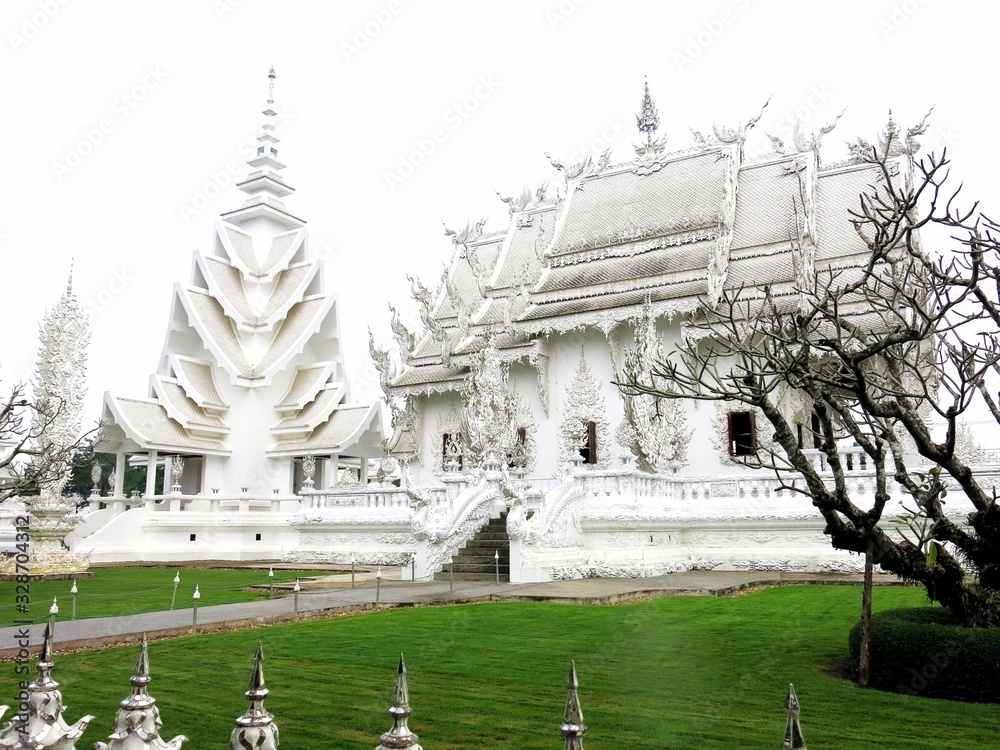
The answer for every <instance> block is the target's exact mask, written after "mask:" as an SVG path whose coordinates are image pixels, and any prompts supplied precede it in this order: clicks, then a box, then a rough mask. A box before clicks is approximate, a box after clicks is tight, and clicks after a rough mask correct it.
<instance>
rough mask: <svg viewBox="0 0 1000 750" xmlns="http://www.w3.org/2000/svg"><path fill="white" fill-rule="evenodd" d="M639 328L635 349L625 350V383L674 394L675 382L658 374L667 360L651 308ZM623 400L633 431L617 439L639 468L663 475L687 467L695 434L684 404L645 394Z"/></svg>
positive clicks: (621, 432)
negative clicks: (661, 365)
mask: <svg viewBox="0 0 1000 750" xmlns="http://www.w3.org/2000/svg"><path fill="white" fill-rule="evenodd" d="M635 325H636V328H635V346H632V347H628V348H627V349H626V350H625V363H624V367H623V369H624V377H623V380H624V381H625V382H635V383H639V384H642V385H644V386H648V387H650V388H652V389H654V390H657V391H662V392H667V393H669V392H671V391H672V388H673V386H672V385H671V383H670V382H669V381H668V380H666V379H665V378H663V377H662V376H661V375H658V374H657V370H658V365H659V363H661V362H663V361H664V359H665V355H664V353H663V346H662V344H661V342H660V337H659V334H658V333H657V331H656V319H655V318H654V317H653V315H652V312H651V310H650V308H649V307H648V306H647V307H646V309H645V310H644V314H643V316H642V317H641V318H640V319H639V320H638V321H636V324H635ZM619 377H622V376H619ZM622 398H623V400H624V403H625V419H626V420H627V421H628V423H629V426H630V427H631V430H624V429H622V428H619V430H618V433H617V435H616V436H617V438H618V440H619V443H622V444H624V445H625V446H626V447H627V448H628V449H629V450H630V451H631V452H632V454H633V455H635V457H636V459H637V460H638V464H639V468H640V469H642V470H643V471H651V472H663V471H668V470H671V469H674V470H676V469H678V468H680V467H682V466H684V465H686V464H687V449H688V445H689V443H690V442H691V433H692V431H691V430H690V429H688V427H687V410H686V409H685V408H684V402H683V401H681V400H680V399H672V398H665V399H664V398H657V397H655V396H652V395H645V394H627V393H626V394H623V397H622ZM630 433H631V434H630ZM630 437H631V438H632V439H631V440H630V441H629V438H630ZM623 441H629V442H623Z"/></svg>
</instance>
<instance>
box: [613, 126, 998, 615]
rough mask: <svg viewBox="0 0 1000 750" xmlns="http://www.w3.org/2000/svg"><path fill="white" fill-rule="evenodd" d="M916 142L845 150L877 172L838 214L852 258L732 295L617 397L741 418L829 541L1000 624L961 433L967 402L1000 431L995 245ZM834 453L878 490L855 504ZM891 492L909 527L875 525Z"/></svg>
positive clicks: (989, 518)
mask: <svg viewBox="0 0 1000 750" xmlns="http://www.w3.org/2000/svg"><path fill="white" fill-rule="evenodd" d="M919 132H922V125H921V126H919V128H918V129H911V130H910V131H909V133H907V134H906V135H904V136H901V135H900V132H899V130H898V128H897V127H896V126H895V124H894V123H892V121H891V120H890V124H889V126H888V127H887V128H886V130H885V131H884V132H883V133H882V135H881V137H880V138H879V142H878V143H877V144H876V145H875V146H872V145H870V144H867V143H865V142H863V141H859V142H858V143H857V144H855V145H853V146H852V152H853V153H854V155H855V157H856V158H857V159H858V160H860V161H865V162H868V163H870V164H871V165H872V168H873V169H874V170H875V171H876V172H877V174H878V179H877V180H876V181H875V182H874V184H872V185H871V187H870V189H869V191H868V192H867V193H866V194H864V195H862V196H860V200H859V204H858V207H857V209H856V210H853V211H851V216H850V217H845V220H846V219H849V220H850V221H851V222H853V224H854V227H855V229H856V230H857V232H858V233H859V234H860V236H861V237H862V238H863V239H864V242H865V244H866V245H867V247H868V252H867V253H866V254H865V256H864V257H863V258H861V259H860V262H859V263H857V264H855V265H854V266H852V267H850V268H847V269H841V270H835V269H834V268H833V267H832V266H830V267H826V268H822V267H819V264H817V268H816V269H814V270H813V269H810V273H809V274H808V275H807V276H806V277H803V276H802V275H800V276H799V280H798V282H796V283H795V284H794V285H785V286H784V287H781V286H779V285H774V286H772V287H767V286H763V287H755V288H740V289H732V290H729V291H728V292H727V293H726V294H725V295H724V296H723V298H722V299H721V300H720V302H719V303H718V304H717V305H715V306H708V305H706V306H704V307H703V308H702V309H701V310H700V311H699V312H698V313H697V314H696V315H695V316H694V317H693V319H692V320H690V321H689V327H688V328H687V332H688V333H687V334H686V336H685V338H684V340H683V342H682V343H681V345H680V346H679V347H678V350H677V351H676V352H673V353H671V355H669V356H668V357H666V359H665V360H663V361H660V362H659V363H658V364H657V366H656V367H655V368H654V369H653V372H652V377H651V378H649V379H643V378H640V377H635V374H634V373H631V374H630V373H628V372H626V374H625V376H624V377H623V378H622V381H621V382H619V383H618V385H619V387H620V388H621V389H622V390H623V392H624V393H626V394H651V395H654V396H657V397H660V398H665V399H676V398H693V399H700V400H717V401H728V402H735V403H738V404H742V405H744V406H743V408H747V407H749V409H750V410H752V411H754V412H755V413H756V414H757V419H758V426H767V427H769V428H770V429H769V430H767V431H766V432H767V433H768V437H767V439H763V440H761V441H760V444H758V445H757V446H756V453H755V455H753V456H750V457H748V458H746V459H740V460H743V461H744V462H745V463H749V464H752V465H754V466H757V467H761V468H768V469H771V470H773V471H775V472H776V474H777V476H778V477H779V479H780V481H781V485H782V487H783V488H784V489H788V490H790V491H793V492H798V493H801V494H802V495H804V496H806V497H808V498H809V499H810V500H811V502H812V504H813V505H814V506H815V507H816V509H817V511H818V512H819V513H820V514H821V515H822V516H823V518H824V520H825V523H826V525H825V529H824V533H825V534H827V535H828V536H829V537H830V539H831V542H832V544H833V546H834V547H836V548H838V549H844V550H850V551H854V552H858V553H862V554H863V553H865V552H866V550H868V549H869V548H870V549H871V550H872V554H873V559H874V562H875V563H876V564H878V565H880V566H881V567H882V568H883V569H884V570H886V571H889V572H892V573H895V574H897V575H900V576H902V577H903V578H906V579H908V580H912V581H917V582H919V583H921V584H923V585H924V586H925V587H926V589H927V593H928V595H929V596H930V598H931V599H932V600H935V601H938V602H940V603H941V604H942V605H944V606H946V607H948V608H949V609H951V610H952V611H953V612H954V613H955V614H956V615H957V616H958V617H959V618H960V619H961V620H962V621H963V622H965V623H966V624H969V625H997V624H1000V606H998V605H1000V510H998V508H997V502H996V495H995V492H994V491H993V490H992V489H987V488H985V487H984V486H982V485H981V484H980V480H979V478H977V476H976V474H975V473H974V472H973V471H972V469H971V467H970V466H969V464H968V463H967V462H966V461H965V460H963V457H962V456H961V455H959V453H958V452H956V437H957V436H958V435H959V432H960V425H959V419H960V418H961V417H962V415H964V414H966V413H967V412H968V411H969V409H970V408H972V407H973V405H974V404H977V403H978V404H980V405H985V407H986V410H988V411H989V413H991V414H992V415H993V417H994V418H995V419H996V420H997V422H998V423H1000V396H997V395H996V393H997V388H998V386H1000V344H998V342H997V334H998V332H1000V240H998V239H997V238H998V236H1000V235H998V227H997V225H996V224H995V223H994V222H992V221H990V220H989V219H988V218H986V217H984V216H982V215H981V214H980V213H979V211H978V205H974V206H973V207H972V209H971V210H967V211H961V210H959V209H958V208H957V207H956V206H957V201H956V196H957V195H958V190H954V191H951V190H946V188H945V183H946V180H947V178H948V161H947V158H946V155H945V154H942V155H941V156H940V157H935V156H934V155H933V154H932V155H930V156H927V157H925V158H924V159H922V160H921V161H915V159H914V157H913V152H914V150H915V149H914V148H913V143H912V135H913V134H914V133H919ZM959 190H960V188H959ZM935 227H937V228H940V229H943V230H946V231H947V232H948V233H949V235H950V236H952V237H953V238H954V243H953V244H954V245H955V246H954V247H952V248H950V249H949V251H948V252H947V253H945V254H939V255H931V254H929V253H928V252H926V251H925V249H924V248H923V247H922V245H921V243H920V235H921V232H922V231H923V233H924V234H925V235H926V234H928V233H930V232H933V231H935V229H934V228H935ZM793 244H794V243H793ZM798 249H799V248H797V247H793V255H794V254H795V251H796V250H798ZM660 379H663V380H665V381H666V382H669V383H670V384H671V385H672V387H671V389H670V390H665V389H664V388H662V386H660V387H658V386H657V385H655V384H656V383H657V382H660V383H662V382H663V380H660ZM793 396H794V398H792V397H793ZM789 401H794V402H795V403H798V404H800V405H802V404H804V405H805V407H806V409H807V411H808V413H810V417H809V418H807V419H805V420H803V418H802V411H801V409H800V410H799V411H798V412H794V411H793V410H792V409H790V408H789V407H788V404H789ZM980 408H981V407H980ZM814 446H815V448H814ZM845 446H851V447H852V449H853V452H854V453H855V454H856V453H857V451H858V450H859V449H860V451H861V452H862V453H863V458H864V461H865V463H866V466H867V467H868V468H869V469H871V470H872V472H873V478H874V492H873V493H871V494H869V493H867V492H866V493H865V494H864V496H861V497H859V496H856V493H853V492H852V487H853V486H854V485H852V483H851V482H850V481H849V479H850V477H849V461H850V460H851V459H852V458H853V456H851V455H849V452H848V451H846V450H845ZM817 449H818V450H817ZM916 454H919V456H922V457H923V459H925V460H924V461H922V462H921V461H917V460H915V458H914V457H915V455H916ZM918 464H919V465H918ZM948 487H950V488H952V489H953V491H954V490H956V489H957V490H958V491H960V492H961V493H962V494H963V495H964V496H965V497H966V498H968V500H969V502H970V503H971V505H972V506H973V509H974V510H973V512H972V513H971V514H969V515H968V516H967V518H956V517H955V515H954V514H949V513H947V511H946V507H945V496H946V493H947V488H948ZM894 491H895V492H902V493H903V496H904V497H905V498H906V507H908V509H909V516H908V517H906V519H905V520H906V522H907V524H906V526H905V527H902V528H900V527H894V526H893V524H891V523H889V521H890V520H891V519H883V514H884V512H885V509H886V506H887V503H888V502H889V500H890V495H891V494H892V493H893V492H894ZM901 531H902V533H900V532H901Z"/></svg>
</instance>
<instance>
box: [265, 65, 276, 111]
mask: <svg viewBox="0 0 1000 750" xmlns="http://www.w3.org/2000/svg"><path fill="white" fill-rule="evenodd" d="M277 77H278V76H276V75H275V74H274V65H273V64H272V65H271V69H270V70H269V71H267V79H268V81H267V103H268V104H274V79H275V78H277Z"/></svg>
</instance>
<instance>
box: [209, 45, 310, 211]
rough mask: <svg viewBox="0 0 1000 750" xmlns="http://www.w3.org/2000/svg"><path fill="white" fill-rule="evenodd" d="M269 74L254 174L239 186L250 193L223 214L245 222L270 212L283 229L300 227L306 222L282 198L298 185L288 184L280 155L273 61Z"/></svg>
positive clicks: (251, 161)
mask: <svg viewBox="0 0 1000 750" xmlns="http://www.w3.org/2000/svg"><path fill="white" fill-rule="evenodd" d="M267 78H268V88H267V107H266V108H265V109H264V110H263V112H261V114H263V115H264V122H263V124H262V125H261V131H260V135H258V136H257V143H258V146H257V149H256V151H255V153H254V154H253V156H251V157H250V159H248V160H247V165H248V166H249V167H250V174H249V175H247V178H246V179H245V180H243V182H240V183H238V184H237V186H236V187H238V188H239V189H240V190H242V191H243V192H244V193H246V194H247V195H249V196H250V197H249V199H248V200H247V201H246V202H244V204H243V205H242V206H241V207H240V208H238V209H236V210H235V211H229V212H228V213H224V214H222V218H224V219H225V220H226V221H227V222H229V223H231V224H236V225H240V226H242V225H244V224H245V223H246V222H248V221H250V220H251V219H255V218H258V217H260V216H268V217H269V218H271V219H272V220H274V221H276V222H277V223H278V227H277V228H278V229H279V230H287V229H297V228H299V227H302V226H305V222H304V221H303V220H301V219H299V218H297V217H295V216H293V215H292V214H290V213H288V209H287V208H285V205H284V203H282V199H283V198H285V197H287V196H289V195H291V194H292V193H294V192H295V188H293V187H291V186H290V185H287V184H286V183H285V178H284V177H282V176H281V174H280V172H281V170H283V169H284V168H285V164H284V163H283V162H282V161H280V160H279V159H278V143H279V142H280V139H279V138H278V136H277V131H278V124H279V122H280V119H281V118H280V117H279V115H278V113H277V112H276V111H275V109H274V107H273V105H274V81H275V79H276V78H277V75H276V74H275V72H274V66H273V65H272V66H271V68H270V70H269V71H268V73H267Z"/></svg>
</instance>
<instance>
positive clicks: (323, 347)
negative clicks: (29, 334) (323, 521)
mask: <svg viewBox="0 0 1000 750" xmlns="http://www.w3.org/2000/svg"><path fill="white" fill-rule="evenodd" d="M269 78H270V82H271V86H272V89H271V91H272V96H273V81H274V75H273V70H272V71H271V75H270V76H269ZM272 96H269V98H268V107H267V108H266V109H265V110H264V112H263V114H264V124H263V126H262V132H261V135H260V136H258V139H257V140H258V142H259V144H260V145H259V146H258V148H257V152H256V154H255V155H254V156H253V157H252V158H251V159H250V160H249V161H248V164H249V165H250V167H251V173H250V174H249V176H248V177H247V178H246V179H245V180H244V181H242V182H241V183H239V185H238V187H239V188H240V190H242V191H243V192H244V193H247V194H248V196H249V197H248V199H247V201H246V202H245V203H244V204H243V205H242V206H241V207H240V208H237V209H235V210H233V211H229V212H226V213H223V214H222V215H221V217H220V219H219V220H218V221H216V223H215V226H214V229H213V239H212V243H211V248H210V252H195V254H194V262H193V264H192V271H191V279H190V281H189V282H188V283H186V284H183V283H178V284H176V285H175V286H174V299H173V306H172V311H171V315H170V321H169V327H168V331H167V337H166V342H165V344H164V350H163V356H162V357H161V360H160V367H159V369H158V370H157V372H156V374H155V375H154V376H153V377H152V378H151V381H150V388H149V393H148V397H147V398H146V399H126V398H122V397H119V396H115V395H112V394H107V395H106V397H105V420H106V422H107V424H106V426H105V429H104V430H103V447H104V449H106V450H125V451H127V452H141V451H149V450H158V451H161V452H168V453H169V452H176V453H190V452H193V453H203V454H231V453H232V452H233V451H234V449H236V446H238V445H247V444H248V438H247V436H246V435H236V434H233V424H234V417H235V416H236V414H235V412H236V410H238V409H246V408H253V409H255V410H256V411H258V412H259V410H260V409H261V408H267V407H268V406H269V407H270V408H272V409H273V412H274V413H273V419H272V421H271V424H270V426H269V427H268V428H267V433H266V434H265V435H261V436H257V438H256V441H257V443H258V448H257V449H259V450H260V451H261V454H263V452H264V451H266V453H268V454H269V455H288V454H289V453H290V452H292V451H298V452H300V453H302V452H328V453H338V454H339V453H345V454H347V455H351V450H352V446H357V445H358V444H359V441H363V442H364V443H365V446H366V447H365V448H364V450H365V451H366V454H367V452H370V450H371V446H372V445H374V446H377V445H378V444H379V442H380V440H381V413H380V411H379V408H378V406H377V404H353V403H349V402H348V397H349V394H348V389H347V386H346V375H345V371H344V363H343V358H342V353H341V346H340V341H339V338H340V334H339V320H338V316H337V307H336V303H337V300H336V295H335V294H334V293H330V292H327V291H325V289H324V285H323V268H324V261H323V260H322V259H318V258H313V257H311V256H310V255H309V253H308V249H307V230H306V229H305V222H304V221H302V220H301V219H299V218H297V217H295V216H294V215H293V214H291V213H289V210H288V208H287V207H286V206H285V204H284V202H283V199H285V198H287V197H288V196H290V195H291V194H292V193H294V188H292V187H291V186H289V185H288V183H287V182H286V181H285V179H284V177H283V176H282V175H281V174H279V173H280V171H281V170H282V169H284V166H285V165H284V164H283V163H281V162H280V161H279V160H278V150H277V144H278V138H277V136H276V128H275V122H276V117H277V113H276V112H275V111H274V110H273V109H272V107H271V105H272V104H273V98H272ZM272 385H273V386H274V387H272ZM250 392H255V393H257V395H255V396H253V397H250V396H247V395H246V394H248V393H250ZM250 401H252V407H251V406H250V405H249V402H250ZM245 402H246V403H245ZM341 410H343V413H342V414H341V413H340V411H341ZM237 421H238V420H237ZM261 444H262V445H261ZM255 450H256V449H255Z"/></svg>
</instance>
